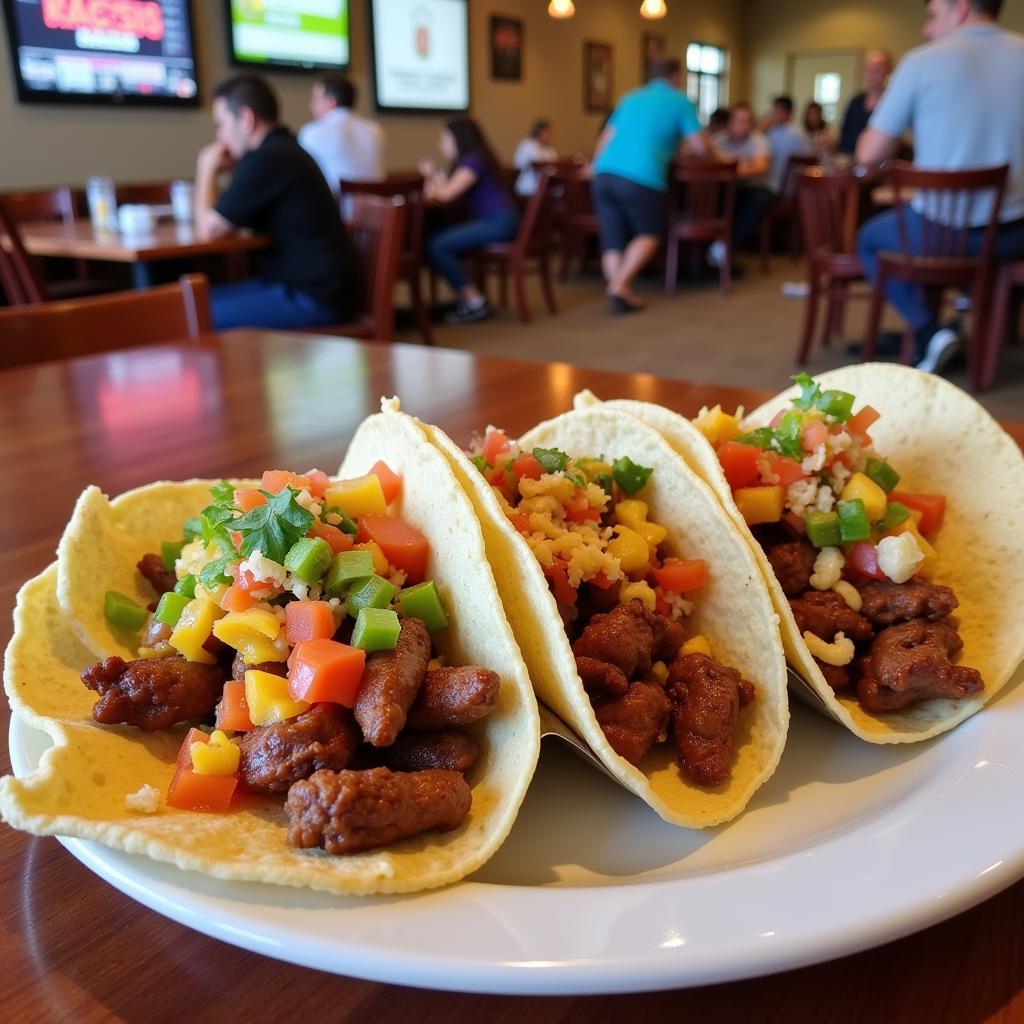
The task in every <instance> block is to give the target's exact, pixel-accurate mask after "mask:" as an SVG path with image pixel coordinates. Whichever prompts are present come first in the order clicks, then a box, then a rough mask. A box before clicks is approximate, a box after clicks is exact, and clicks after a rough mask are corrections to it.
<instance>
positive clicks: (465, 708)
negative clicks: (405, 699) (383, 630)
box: [406, 665, 501, 729]
mask: <svg viewBox="0 0 1024 1024" xmlns="http://www.w3.org/2000/svg"><path fill="white" fill-rule="evenodd" d="M500 686H501V679H500V677H499V676H498V673H497V672H492V671H491V670H490V669H489V668H480V667H479V666H476V665H461V666H459V667H458V668H436V669H431V670H430V671H429V672H427V677H426V679H424V680H423V685H422V686H421V687H420V690H419V693H418V694H417V696H416V700H415V702H414V703H413V705H412V707H411V708H410V709H409V715H408V719H407V722H406V724H407V725H408V726H409V728H410V729H447V728H449V727H451V726H456V725H469V724H470V723H472V722H476V721H478V720H479V719H481V718H483V717H485V716H486V715H489V714H490V713H491V712H492V711H493V710H494V708H495V707H496V706H497V703H498V690H499V688H500Z"/></svg>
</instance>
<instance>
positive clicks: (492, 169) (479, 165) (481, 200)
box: [420, 117, 519, 324]
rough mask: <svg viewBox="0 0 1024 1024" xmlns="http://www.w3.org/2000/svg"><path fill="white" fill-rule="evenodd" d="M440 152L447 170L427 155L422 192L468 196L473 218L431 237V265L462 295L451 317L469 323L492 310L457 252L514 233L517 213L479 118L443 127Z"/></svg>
mask: <svg viewBox="0 0 1024 1024" xmlns="http://www.w3.org/2000/svg"><path fill="white" fill-rule="evenodd" d="M440 148H441V154H442V155H443V156H444V158H445V159H446V160H447V161H448V162H449V164H450V166H451V171H450V172H449V173H448V174H445V173H443V172H439V171H438V170H437V169H436V168H435V167H434V165H433V163H432V162H431V161H429V160H424V161H423V162H422V163H421V164H420V172H421V173H422V174H423V176H424V178H425V179H426V182H425V185H424V194H425V195H426V198H427V200H428V201H430V202H435V203H444V204H447V203H453V202H455V201H456V200H457V199H464V200H465V203H466V205H467V206H468V207H469V210H470V213H471V214H472V219H471V220H468V221H466V222H464V223H462V224H457V225H455V226H454V227H450V228H446V229H445V230H443V231H439V232H437V233H436V234H434V235H432V236H431V237H430V239H429V240H428V242H427V259H428V260H429V261H430V265H431V266H432V267H433V268H434V269H435V270H436V271H437V272H438V273H439V274H440V275H441V276H442V277H443V278H444V279H445V280H446V281H447V282H448V284H449V285H451V287H452V290H453V291H454V292H455V293H456V295H457V296H458V300H459V301H458V304H457V305H456V307H455V309H454V310H453V311H452V312H451V313H449V314H448V316H447V317H445V320H446V321H447V322H448V323H452V324H470V323H474V322H475V321H477V320H484V319H486V318H487V317H489V316H491V315H493V313H494V310H493V309H492V308H491V307H490V305H489V304H488V302H487V299H486V298H485V297H484V295H483V293H482V292H481V291H480V289H479V288H477V287H476V285H474V284H473V283H472V281H470V279H469V275H468V274H467V273H466V271H465V270H464V269H463V267H462V264H461V263H460V262H459V259H458V257H459V254H460V253H465V252H469V251H471V250H473V249H479V248H481V247H482V246H485V245H490V244H491V243H493V242H508V241H510V240H511V239H512V238H514V237H515V234H516V230H517V229H518V227H519V215H518V214H517V212H516V207H515V203H514V202H513V200H512V197H511V195H509V192H508V190H507V189H506V188H505V186H504V184H503V183H502V180H501V169H500V166H499V164H498V161H497V159H496V158H495V156H494V153H493V151H492V150H491V147H490V146H489V145H488V144H487V140H486V139H485V138H484V136H483V132H481V131H480V128H479V126H478V125H477V123H476V122H475V121H474V120H472V119H471V118H468V117H460V118H456V119H455V120H454V121H449V122H448V124H447V125H446V126H445V128H444V130H443V131H442V132H441V144H440Z"/></svg>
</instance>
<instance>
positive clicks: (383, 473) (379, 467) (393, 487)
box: [370, 461, 402, 505]
mask: <svg viewBox="0 0 1024 1024" xmlns="http://www.w3.org/2000/svg"><path fill="white" fill-rule="evenodd" d="M370 473H372V474H373V476H375V477H376V478H377V479H378V480H379V481H380V489H381V490H382V491H383V492H384V500H385V501H386V502H387V503H388V504H389V505H390V504H391V502H393V501H394V500H395V498H397V497H398V495H399V494H401V493H402V478H401V477H400V476H399V475H398V474H397V473H395V472H394V471H392V469H391V468H390V467H389V466H388V464H387V463H386V462H379V461H378V462H375V463H374V464H373V465H372V466H371V467H370Z"/></svg>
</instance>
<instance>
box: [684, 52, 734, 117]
mask: <svg viewBox="0 0 1024 1024" xmlns="http://www.w3.org/2000/svg"><path fill="white" fill-rule="evenodd" d="M686 94H687V95H688V96H689V97H690V99H691V100H692V101H693V105H694V106H695V107H696V108H697V114H698V116H699V117H700V119H701V121H702V122H703V123H704V124H707V122H708V118H709V117H711V115H712V113H714V111H715V110H717V109H718V108H719V107H724V106H726V105H727V104H728V102H729V51H728V50H723V49H722V47H720V46H710V45H709V44H707V43H690V45H689V46H687V48H686Z"/></svg>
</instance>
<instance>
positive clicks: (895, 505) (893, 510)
mask: <svg viewBox="0 0 1024 1024" xmlns="http://www.w3.org/2000/svg"><path fill="white" fill-rule="evenodd" d="M909 518H910V509H909V508H907V506H906V505H901V504H900V503H899V502H898V501H890V502H889V504H888V505H886V506H885V515H884V516H882V518H881V519H880V520H879V521H878V522H877V523H876V524H875V525H876V527H877V529H879V530H881V532H882V533H888V532H889V531H890V530H894V529H895V528H896V527H897V526H899V525H900V523H903V522H906V520H908V519H909Z"/></svg>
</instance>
